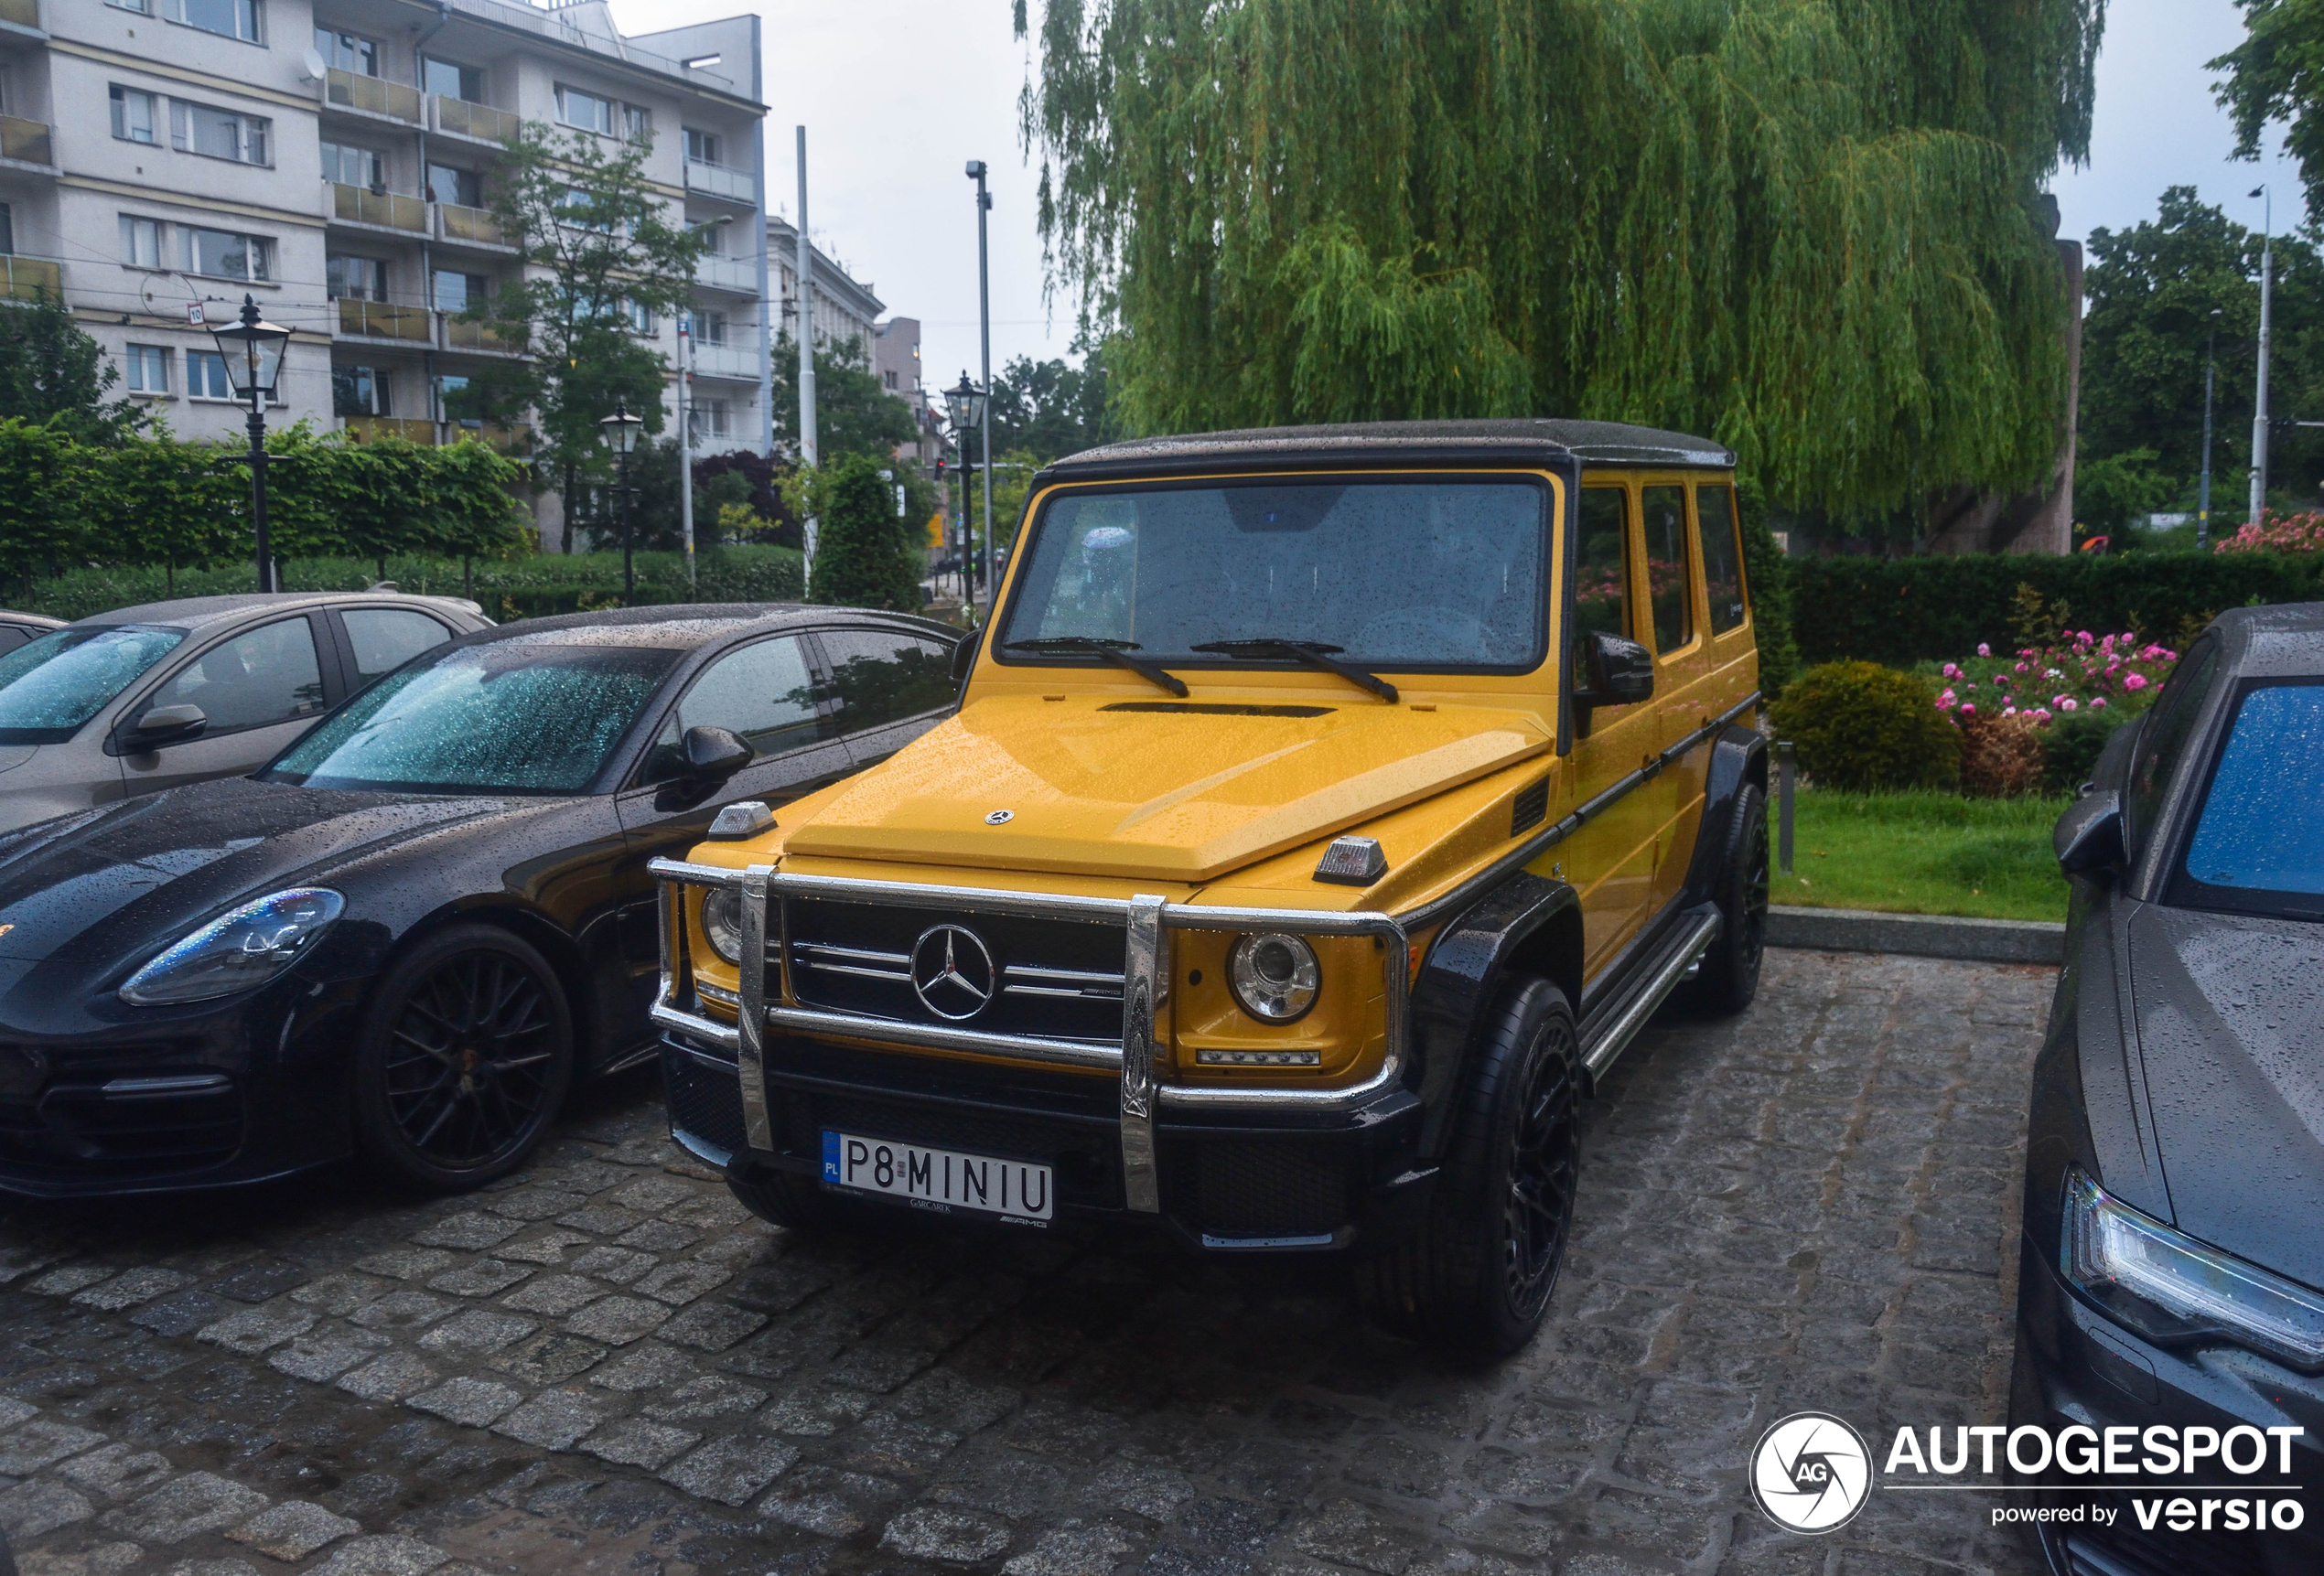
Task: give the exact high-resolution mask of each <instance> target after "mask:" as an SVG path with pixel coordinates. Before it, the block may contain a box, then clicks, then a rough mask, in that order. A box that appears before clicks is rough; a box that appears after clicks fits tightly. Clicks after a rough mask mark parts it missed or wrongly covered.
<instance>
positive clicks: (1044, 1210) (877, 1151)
mask: <svg viewBox="0 0 2324 1576" xmlns="http://www.w3.org/2000/svg"><path fill="white" fill-rule="evenodd" d="M823 1181H824V1182H825V1183H826V1184H828V1185H831V1186H834V1187H846V1188H852V1189H854V1190H855V1191H857V1192H859V1193H878V1194H884V1195H887V1196H888V1197H890V1198H901V1199H904V1200H906V1201H907V1202H909V1203H912V1204H916V1205H919V1206H921V1207H922V1208H932V1209H944V1210H951V1209H970V1210H974V1211H976V1212H977V1213H979V1214H983V1215H997V1216H1000V1217H1003V1218H1004V1219H1008V1220H1016V1221H1022V1222H1025V1223H1028V1224H1043V1225H1046V1224H1047V1223H1048V1221H1049V1217H1050V1216H1051V1214H1052V1212H1053V1210H1054V1206H1055V1203H1056V1194H1055V1192H1054V1190H1053V1189H1052V1188H1051V1187H1050V1186H1049V1167H1048V1166H1046V1165H1037V1164H1035V1163H1032V1162H1030V1161H1022V1160H996V1159H995V1158H993V1157H992V1156H990V1155H984V1154H962V1153H959V1152H958V1151H955V1150H949V1149H929V1148H926V1147H924V1146H922V1145H920V1144H917V1143H898V1142H896V1141H895V1140H893V1139H886V1138H859V1137H857V1136H856V1135H855V1134H854V1133H850V1132H832V1131H825V1132H824V1134H823Z"/></svg>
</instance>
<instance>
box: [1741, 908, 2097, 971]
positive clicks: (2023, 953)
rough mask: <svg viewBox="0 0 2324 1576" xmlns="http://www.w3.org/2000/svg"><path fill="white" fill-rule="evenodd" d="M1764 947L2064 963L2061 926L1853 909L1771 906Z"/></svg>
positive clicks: (1999, 961)
mask: <svg viewBox="0 0 2324 1576" xmlns="http://www.w3.org/2000/svg"><path fill="white" fill-rule="evenodd" d="M1767 944H1768V945H1769V946H1770V947H1793V948H1797V949H1800V950H1802V951H1806V952H1902V953H1909V954H1912V955H1914V956H1918V957H1922V958H1954V959H1961V960H1966V961H1969V962H1974V963H2048V964H2051V965H2059V964H2062V963H2064V962H2065V960H2066V927H2064V926H2063V925H2060V924H2045V923H2042V922H2039V921H2037V920H2030V919H1964V918H1961V917H1957V916H1953V915H1944V914H1880V913H1875V912H1872V911H1870V910H1866V909H1855V908H1794V907H1791V906H1782V905H1779V906H1770V908H1769V909H1768V911H1767Z"/></svg>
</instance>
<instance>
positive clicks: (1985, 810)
mask: <svg viewBox="0 0 2324 1576" xmlns="http://www.w3.org/2000/svg"><path fill="white" fill-rule="evenodd" d="M1796 803H1797V812H1796V820H1795V821H1794V823H1793V843H1794V861H1793V866H1792V872H1791V874H1790V875H1788V876H1787V875H1785V874H1783V872H1782V871H1781V869H1780V868H1779V869H1777V870H1776V871H1775V872H1774V873H1773V877H1772V884H1771V888H1770V896H1771V897H1772V898H1773V899H1774V901H1775V902H1777V903H1780V904H1794V905H1799V906H1806V907H1817V908H1877V909H1886V910H1888V911H1889V912H1892V913H1902V914H1964V915H1969V916H1972V917H1976V918H1981V919H2063V918H2064V917H2066V882H2065V878H2064V877H2063V876H2061V875H2060V874H2058V862H2057V860H2056V858H2055V857H2054V856H2053V855H2052V854H2051V853H2050V827H2051V826H2052V825H2053V824H2054V823H2055V822H2056V821H2057V820H2058V817H2059V816H2060V813H2062V812H2063V811H2064V809H2065V808H2066V806H2067V805H2068V804H2069V803H2071V800H2068V799H1964V798H1962V797H1961V796H1960V795H1958V794H1951V793H1938V792H1926V791H1922V792H1908V793H1879V794H1853V793H1814V792H1810V791H1807V790H1805V789H1802V790H1801V792H1800V794H1799V796H1798V799H1797V801H1796ZM1768 849H1769V853H1770V858H1772V857H1774V853H1775V849H1776V821H1775V807H1774V806H1773V805H1770V806H1769V808H1768Z"/></svg>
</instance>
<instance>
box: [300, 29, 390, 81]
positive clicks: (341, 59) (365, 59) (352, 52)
mask: <svg viewBox="0 0 2324 1576" xmlns="http://www.w3.org/2000/svg"><path fill="white" fill-rule="evenodd" d="M315 52H316V53H317V54H318V55H320V56H322V57H323V63H324V64H325V65H328V66H336V67H338V68H339V70H342V71H352V72H354V73H355V74H356V75H357V76H359V77H376V76H378V75H379V74H380V47H379V46H378V45H377V44H374V43H372V42H371V40H370V39H369V38H357V37H356V36H355V35H354V34H352V33H341V32H339V31H337V30H336V29H334V28H330V27H317V28H316V29H315Z"/></svg>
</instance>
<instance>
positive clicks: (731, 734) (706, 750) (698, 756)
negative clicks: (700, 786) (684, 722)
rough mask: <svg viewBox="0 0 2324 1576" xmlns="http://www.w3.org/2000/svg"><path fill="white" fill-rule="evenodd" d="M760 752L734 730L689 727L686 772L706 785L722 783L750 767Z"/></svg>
mask: <svg viewBox="0 0 2324 1576" xmlns="http://www.w3.org/2000/svg"><path fill="white" fill-rule="evenodd" d="M758 753H759V752H758V751H756V750H754V749H752V748H751V747H750V746H749V745H747V744H745V743H743V740H742V735H740V734H737V733H736V732H735V731H734V730H733V729H732V728H688V729H687V730H686V770H687V771H689V772H691V773H692V774H693V775H694V777H698V778H700V779H702V780H703V781H705V782H720V781H723V780H725V779H726V778H727V777H732V776H734V775H735V773H737V772H738V771H740V770H742V768H743V767H747V766H748V765H749V764H750V761H751V757H753V756H756V755H757V754H758Z"/></svg>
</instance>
